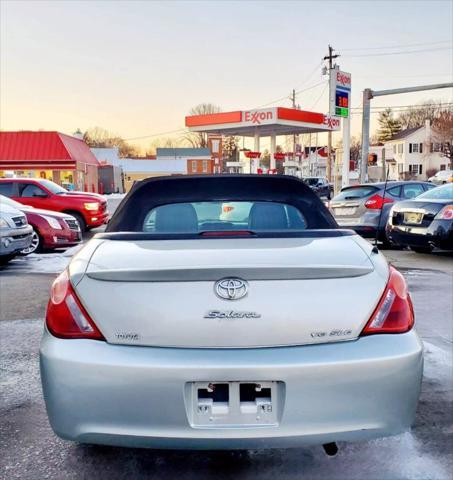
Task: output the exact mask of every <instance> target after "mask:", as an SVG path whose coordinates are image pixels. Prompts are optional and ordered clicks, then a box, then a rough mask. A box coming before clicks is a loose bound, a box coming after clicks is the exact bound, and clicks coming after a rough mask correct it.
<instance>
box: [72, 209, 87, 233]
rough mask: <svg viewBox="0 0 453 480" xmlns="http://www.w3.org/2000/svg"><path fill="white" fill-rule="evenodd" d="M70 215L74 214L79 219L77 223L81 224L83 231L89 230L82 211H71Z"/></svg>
mask: <svg viewBox="0 0 453 480" xmlns="http://www.w3.org/2000/svg"><path fill="white" fill-rule="evenodd" d="M70 215H72V216H73V217H74V218H75V219H76V220H77V223H78V224H79V227H80V231H81V232H82V233H83V232H86V231H87V224H86V222H85V219H84V218H83V216H82V215H81V214H80V213H77V212H71V213H70Z"/></svg>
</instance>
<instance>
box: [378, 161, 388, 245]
mask: <svg viewBox="0 0 453 480" xmlns="http://www.w3.org/2000/svg"><path fill="white" fill-rule="evenodd" d="M382 161H383V162H384V161H385V160H384V159H382ZM389 170H390V165H387V171H386V173H385V182H384V198H383V202H382V205H381V210H380V212H379V220H378V224H377V228H376V237H375V238H374V247H375V248H377V242H378V236H379V225H380V224H381V219H382V210H383V209H384V201H385V194H386V192H387V182H388V179H389ZM384 234H385V232H384Z"/></svg>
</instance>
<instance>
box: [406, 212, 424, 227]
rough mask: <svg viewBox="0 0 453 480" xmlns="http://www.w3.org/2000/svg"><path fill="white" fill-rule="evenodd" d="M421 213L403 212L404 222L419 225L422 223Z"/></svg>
mask: <svg viewBox="0 0 453 480" xmlns="http://www.w3.org/2000/svg"><path fill="white" fill-rule="evenodd" d="M422 219H423V213H417V212H404V223H407V224H411V225H419V224H420V223H422Z"/></svg>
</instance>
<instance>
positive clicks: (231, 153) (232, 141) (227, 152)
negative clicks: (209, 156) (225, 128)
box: [222, 136, 239, 159]
mask: <svg viewBox="0 0 453 480" xmlns="http://www.w3.org/2000/svg"><path fill="white" fill-rule="evenodd" d="M238 144H239V138H238V137H234V136H228V137H224V138H223V140H222V156H223V157H224V158H227V159H230V158H235V157H236V154H237V153H236V152H237V151H238Z"/></svg>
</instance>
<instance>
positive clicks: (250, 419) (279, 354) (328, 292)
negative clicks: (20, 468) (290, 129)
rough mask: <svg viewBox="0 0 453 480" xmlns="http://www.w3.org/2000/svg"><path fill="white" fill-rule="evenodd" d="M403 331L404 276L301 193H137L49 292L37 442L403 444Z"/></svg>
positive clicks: (416, 379)
mask: <svg viewBox="0 0 453 480" xmlns="http://www.w3.org/2000/svg"><path fill="white" fill-rule="evenodd" d="M238 204H242V206H241V207H239V208H238V211H239V210H241V211H247V212H248V213H247V216H246V217H245V218H242V214H241V215H240V217H241V218H238V219H234V218H233V217H232V216H230V217H229V218H228V219H223V217H222V215H223V213H224V209H223V206H224V205H235V206H236V205H238ZM216 212H217V213H216ZM199 215H200V216H201V217H200V216H199ZM413 325H414V312H413V308H412V303H411V300H410V296H409V294H408V291H407V286H406V282H405V280H404V278H403V276H402V275H401V274H400V273H399V272H398V271H396V270H395V269H394V268H393V267H390V266H389V265H388V264H387V262H386V260H385V258H384V257H383V256H382V255H381V254H380V253H379V251H378V250H377V249H376V248H375V247H373V246H372V245H371V244H370V243H368V242H367V241H365V240H363V239H362V238H361V237H359V236H358V235H357V234H355V233H354V232H353V231H351V230H340V229H339V228H338V226H337V224H336V222H335V220H334V218H333V217H332V215H331V214H330V213H329V211H328V210H327V209H326V207H325V206H324V205H323V203H322V202H321V200H320V199H319V198H318V197H317V196H316V194H315V193H313V192H312V191H311V189H310V188H309V187H308V186H307V185H305V184H304V183H303V182H302V181H300V180H298V179H296V178H294V177H285V176H276V175H272V176H271V175H269V176H265V175H231V176H230V175H217V176H208V175H204V176H200V177H192V176H186V177H184V176H181V177H166V178H164V177H158V178H152V179H147V180H143V181H141V182H139V183H137V184H135V185H134V187H133V188H132V190H131V191H130V192H129V193H128V195H127V196H126V197H125V199H124V200H123V202H122V203H121V205H120V207H119V208H118V210H117V211H116V212H115V214H114V216H113V217H112V219H111V220H110V222H109V225H108V227H107V231H106V233H102V234H97V235H96V236H95V237H94V239H92V240H90V241H89V242H88V243H87V245H86V246H85V247H84V248H83V249H82V250H81V251H80V252H78V253H77V254H76V256H75V257H74V258H73V260H72V262H71V263H70V265H69V267H68V269H67V270H65V271H64V272H63V273H62V274H61V275H60V276H59V277H58V278H57V280H56V281H55V283H54V284H53V287H52V291H51V299H50V302H49V305H48V310H47V315H46V328H45V331H44V335H43V339H42V343H41V350H40V365H41V378H42V384H43V391H44V398H45V402H46V406H47V412H48V415H49V419H50V424H51V425H52V428H53V429H54V431H55V432H56V433H57V434H58V435H59V436H60V437H62V438H65V439H70V440H73V441H76V442H82V443H100V444H110V445H122V446H143V447H153V448H194V449H230V448H231V449H236V448H237V449H244V448H268V447H290V446H300V445H303V444H323V445H324V446H325V450H326V452H327V453H329V454H332V453H335V451H336V447H335V442H337V441H339V440H342V441H348V440H351V441H353V440H362V439H368V438H373V437H379V436H384V435H392V434H396V433H399V432H402V431H404V430H407V429H408V428H410V426H411V423H412V421H413V418H414V415H415V410H416V407H417V401H418V397H419V392H420V383H421V378H422V369H423V355H422V344H421V342H420V339H419V337H418V335H417V333H416V332H415V330H414V328H413Z"/></svg>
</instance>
